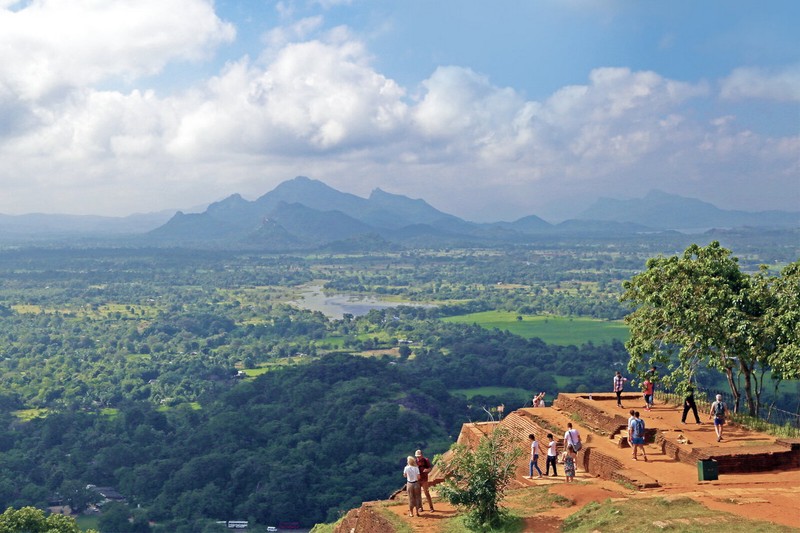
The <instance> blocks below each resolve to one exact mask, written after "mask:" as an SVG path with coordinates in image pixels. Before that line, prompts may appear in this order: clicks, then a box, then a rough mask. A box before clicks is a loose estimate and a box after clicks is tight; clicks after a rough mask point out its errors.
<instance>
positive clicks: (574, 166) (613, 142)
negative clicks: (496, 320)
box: [0, 0, 800, 221]
mask: <svg viewBox="0 0 800 533" xmlns="http://www.w3.org/2000/svg"><path fill="white" fill-rule="evenodd" d="M798 23H800V2H793V1H765V2H750V1H748V2H744V1H724V2H723V1H702V2H697V1H675V0H671V1H669V2H656V1H636V2H634V1H622V0H559V1H556V0H528V1H522V0H520V1H503V0H497V1H494V2H485V1H477V0H475V1H471V0H439V1H435V2H434V1H421V0H405V1H402V2H400V1H397V2H390V1H366V0H351V1H346V0H298V1H290V0H284V1H282V2H264V1H260V0H218V1H216V2H210V1H207V0H126V1H120V0H105V1H104V2H96V1H93V0H69V1H65V0H30V1H17V0H0V213H3V214H21V213H29V212H48V213H74V214H103V215H118V216H122V215H127V214H130V213H134V212H146V211H156V210H161V209H175V208H177V209H189V208H191V207H193V206H201V205H205V204H207V203H208V202H211V201H215V200H219V199H221V198H224V197H226V196H228V195H230V194H233V193H241V194H242V195H243V196H245V197H246V198H250V199H254V198H256V197H258V196H260V195H262V194H264V193H266V192H268V191H269V190H271V189H272V188H274V187H275V186H276V185H277V184H278V183H280V182H282V181H284V180H286V179H290V178H292V177H294V176H296V175H306V176H309V177H312V178H315V179H319V180H321V181H324V182H326V183H328V184H329V185H331V186H333V187H335V188H337V189H339V190H342V191H346V192H351V193H354V194H358V195H360V196H367V195H369V193H370V191H372V190H373V189H375V188H377V187H379V188H381V189H384V190H386V191H389V192H393V193H397V194H404V195H407V196H410V197H412V198H423V199H425V200H427V201H428V202H429V203H431V204H432V205H434V206H435V207H437V208H439V209H442V210H444V211H447V212H449V213H453V214H456V215H458V216H461V217H463V218H466V219H470V220H481V221H482V220H501V219H502V220H512V219H515V218H519V217H522V216H525V215H529V214H537V215H540V216H542V217H544V218H546V219H548V220H551V221H556V220H560V219H563V218H566V217H569V216H572V215H574V214H576V213H577V212H579V211H580V210H581V209H582V208H584V207H585V206H587V205H589V204H590V203H591V202H593V201H594V200H595V199H596V198H598V197H600V196H607V197H614V198H637V197H641V196H644V194H646V193H647V192H648V191H649V190H652V189H656V188H657V189H661V190H664V191H666V192H670V193H673V194H679V195H683V196H689V197H694V198H699V199H702V200H705V201H708V202H711V203H714V204H715V205H717V206H718V207H721V208H726V209H744V210H751V211H756V210H766V209H787V210H788V209H791V210H796V209H798V208H799V207H798V206H800V38H798V32H797V31H796V27H797V26H798Z"/></svg>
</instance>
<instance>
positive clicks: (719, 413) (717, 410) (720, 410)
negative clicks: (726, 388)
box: [714, 402, 725, 418]
mask: <svg viewBox="0 0 800 533" xmlns="http://www.w3.org/2000/svg"><path fill="white" fill-rule="evenodd" d="M714 416H715V417H717V418H722V417H723V416H725V404H724V403H722V402H714Z"/></svg>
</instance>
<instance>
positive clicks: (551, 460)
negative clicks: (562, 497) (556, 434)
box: [544, 433, 558, 476]
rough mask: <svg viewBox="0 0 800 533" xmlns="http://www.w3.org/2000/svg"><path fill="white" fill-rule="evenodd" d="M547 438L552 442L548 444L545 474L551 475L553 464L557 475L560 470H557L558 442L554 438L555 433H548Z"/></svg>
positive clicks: (554, 472)
mask: <svg viewBox="0 0 800 533" xmlns="http://www.w3.org/2000/svg"><path fill="white" fill-rule="evenodd" d="M547 438H548V439H549V440H550V442H549V443H548V444H547V462H546V463H545V466H544V471H545V475H547V476H549V475H550V465H553V475H554V476H557V475H558V471H557V470H556V464H557V463H556V458H557V457H558V443H556V441H555V440H554V439H553V434H552V433H548V434H547Z"/></svg>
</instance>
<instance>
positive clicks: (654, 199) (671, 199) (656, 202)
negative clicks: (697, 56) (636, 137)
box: [577, 191, 800, 230]
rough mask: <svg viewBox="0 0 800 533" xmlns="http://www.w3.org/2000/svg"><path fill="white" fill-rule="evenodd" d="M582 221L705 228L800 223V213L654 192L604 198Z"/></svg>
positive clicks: (682, 228) (795, 224) (653, 226)
mask: <svg viewBox="0 0 800 533" xmlns="http://www.w3.org/2000/svg"><path fill="white" fill-rule="evenodd" d="M577 218H578V219H579V220H605V221H613V222H634V223H636V224H642V225H644V226H648V227H651V228H655V229H675V230H701V229H703V230H705V229H711V228H735V227H742V226H752V227H772V228H780V227H793V228H796V227H798V226H800V212H787V211H761V212H757V213H754V212H748V211H726V210H724V209H719V208H718V207H716V206H714V205H712V204H709V203H707V202H703V201H701V200H696V199H694V198H684V197H682V196H675V195H672V194H667V193H665V192H662V191H650V192H649V193H648V194H647V195H646V196H645V197H644V198H639V199H635V200H614V199H612V198H601V199H599V200H597V202H595V203H594V204H593V205H592V206H591V207H589V208H588V209H587V210H585V211H584V212H583V213H581V214H580V215H579V216H578V217H577Z"/></svg>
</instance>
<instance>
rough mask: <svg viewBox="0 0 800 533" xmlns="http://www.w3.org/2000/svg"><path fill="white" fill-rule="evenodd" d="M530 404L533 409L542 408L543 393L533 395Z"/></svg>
mask: <svg viewBox="0 0 800 533" xmlns="http://www.w3.org/2000/svg"><path fill="white" fill-rule="evenodd" d="M531 404H532V405H533V406H534V407H544V406H545V404H544V393H543V392H540V393H539V394H536V395H534V397H533V399H532V400H531Z"/></svg>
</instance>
